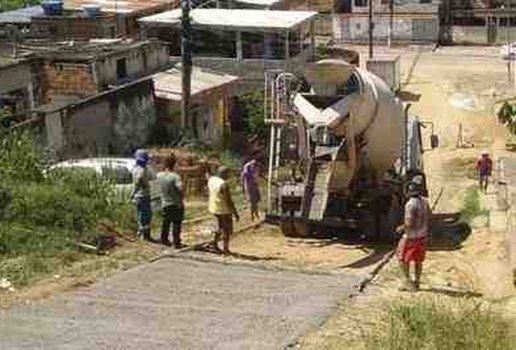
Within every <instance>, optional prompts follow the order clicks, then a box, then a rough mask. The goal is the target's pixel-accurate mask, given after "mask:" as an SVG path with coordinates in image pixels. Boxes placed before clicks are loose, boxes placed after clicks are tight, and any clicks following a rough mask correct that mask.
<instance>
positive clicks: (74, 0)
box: [64, 0, 179, 13]
mask: <svg viewBox="0 0 516 350" xmlns="http://www.w3.org/2000/svg"><path fill="white" fill-rule="evenodd" d="M93 4H97V5H99V6H100V9H101V11H102V12H113V13H133V12H138V11H145V10H150V9H152V8H159V7H161V6H164V5H167V4H169V5H170V8H175V7H177V5H178V4H179V1H178V0H120V1H119V0H65V3H64V8H65V9H67V10H82V8H83V6H84V5H93Z"/></svg>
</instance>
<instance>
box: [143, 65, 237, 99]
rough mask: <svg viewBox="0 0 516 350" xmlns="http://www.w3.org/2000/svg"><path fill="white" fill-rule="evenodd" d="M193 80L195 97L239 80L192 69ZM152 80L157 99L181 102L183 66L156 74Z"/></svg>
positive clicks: (216, 73) (196, 68) (192, 87)
mask: <svg viewBox="0 0 516 350" xmlns="http://www.w3.org/2000/svg"><path fill="white" fill-rule="evenodd" d="M191 79H192V80H191V94H192V97H193V96H195V95H197V94H200V93H203V92H206V91H208V90H211V89H213V88H216V87H220V86H223V85H226V84H230V83H233V82H236V81H237V80H238V79H239V78H238V77H236V76H233V75H229V74H224V73H218V72H214V71H208V70H204V69H201V68H199V67H192V78H191ZM152 80H153V81H154V91H155V94H156V96H157V97H159V98H163V99H167V100H172V101H181V65H177V66H175V67H174V68H171V69H169V70H167V71H164V72H160V73H156V74H154V75H153V76H152Z"/></svg>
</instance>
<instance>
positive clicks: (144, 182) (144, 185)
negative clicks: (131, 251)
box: [131, 149, 152, 241]
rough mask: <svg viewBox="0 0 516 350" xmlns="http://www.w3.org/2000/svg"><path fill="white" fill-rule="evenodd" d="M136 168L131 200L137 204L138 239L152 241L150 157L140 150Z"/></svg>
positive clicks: (137, 152) (136, 154)
mask: <svg viewBox="0 0 516 350" xmlns="http://www.w3.org/2000/svg"><path fill="white" fill-rule="evenodd" d="M134 157H135V160H136V167H135V168H134V170H133V184H134V189H133V192H132V194H131V199H132V200H133V201H134V203H135V204H136V212H137V221H138V237H140V239H142V240H146V241H150V240H151V220H152V207H151V196H150V180H151V174H150V172H149V169H148V164H149V161H150V155H149V153H148V152H147V151H145V150H142V149H139V150H137V151H136V152H135V154H134Z"/></svg>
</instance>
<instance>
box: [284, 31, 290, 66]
mask: <svg viewBox="0 0 516 350" xmlns="http://www.w3.org/2000/svg"><path fill="white" fill-rule="evenodd" d="M289 41H290V35H289V30H288V29H287V30H286V31H285V62H287V64H288V63H289V62H290V42H289Z"/></svg>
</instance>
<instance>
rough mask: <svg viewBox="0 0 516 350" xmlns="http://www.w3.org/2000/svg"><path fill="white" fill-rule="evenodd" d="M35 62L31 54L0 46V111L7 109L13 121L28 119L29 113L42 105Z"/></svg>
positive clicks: (11, 47) (8, 46)
mask: <svg viewBox="0 0 516 350" xmlns="http://www.w3.org/2000/svg"><path fill="white" fill-rule="evenodd" d="M35 60H36V58H35V56H34V54H33V53H32V52H27V51H21V50H15V49H14V47H13V46H12V45H5V44H2V45H0V82H1V83H0V110H3V109H4V108H5V109H7V110H8V111H9V112H10V113H11V114H12V115H14V117H15V118H14V120H15V121H23V120H25V119H27V118H30V111H31V110H32V109H33V108H34V107H36V106H38V105H39V104H41V103H42V98H41V79H40V76H39V75H38V72H37V71H36V70H35V69H34V61H35Z"/></svg>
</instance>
